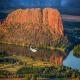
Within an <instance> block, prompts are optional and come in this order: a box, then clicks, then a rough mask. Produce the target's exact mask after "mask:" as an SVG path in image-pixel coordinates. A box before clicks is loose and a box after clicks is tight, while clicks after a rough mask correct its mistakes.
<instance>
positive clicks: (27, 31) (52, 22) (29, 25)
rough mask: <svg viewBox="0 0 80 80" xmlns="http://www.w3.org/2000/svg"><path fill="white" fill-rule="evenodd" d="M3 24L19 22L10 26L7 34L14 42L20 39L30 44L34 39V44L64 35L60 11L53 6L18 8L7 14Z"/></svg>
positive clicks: (9, 24) (56, 39) (53, 39)
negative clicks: (9, 31)
mask: <svg viewBox="0 0 80 80" xmlns="http://www.w3.org/2000/svg"><path fill="white" fill-rule="evenodd" d="M5 24H7V26H9V27H11V26H14V27H16V25H18V24H19V26H18V27H16V28H14V27H12V28H10V29H11V30H12V31H11V33H8V35H7V37H8V38H9V37H10V38H9V40H12V41H14V42H15V41H17V40H19V42H20V40H21V42H26V41H27V43H29V44H30V43H32V42H34V40H35V41H36V42H35V44H36V43H40V44H42V43H45V42H46V43H47V42H49V41H50V40H52V41H58V40H59V39H60V38H61V37H63V36H64V33H63V25H62V19H61V16H60V13H59V11H58V10H56V9H53V8H44V9H41V8H32V9H18V10H16V11H13V12H12V13H11V14H9V15H8V16H7V18H6V20H5ZM20 26H21V27H20ZM13 28H14V29H13ZM12 32H13V33H12ZM15 34H16V35H15ZM16 36H17V37H16ZM25 36H27V37H26V38H25ZM29 36H30V37H29ZM31 36H32V37H31ZM50 36H51V37H50ZM15 39H16V40H15ZM24 39H25V41H23V40H24ZM52 41H51V42H52ZM51 42H49V43H51ZM49 43H48V44H49Z"/></svg>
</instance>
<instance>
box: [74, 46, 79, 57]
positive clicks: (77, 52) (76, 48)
mask: <svg viewBox="0 0 80 80" xmlns="http://www.w3.org/2000/svg"><path fill="white" fill-rule="evenodd" d="M73 54H74V56H76V57H80V45H77V46H75V47H74V49H73Z"/></svg>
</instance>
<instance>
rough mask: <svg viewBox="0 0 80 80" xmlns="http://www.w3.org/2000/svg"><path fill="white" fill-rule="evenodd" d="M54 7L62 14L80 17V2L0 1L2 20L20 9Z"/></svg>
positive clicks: (60, 0)
mask: <svg viewBox="0 0 80 80" xmlns="http://www.w3.org/2000/svg"><path fill="white" fill-rule="evenodd" d="M32 7H53V8H58V9H59V10H60V12H61V14H65V15H78V16H80V0H0V18H3V17H4V16H5V15H6V14H8V13H10V12H11V11H13V10H15V9H18V8H32Z"/></svg>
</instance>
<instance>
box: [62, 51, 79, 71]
mask: <svg viewBox="0 0 80 80" xmlns="http://www.w3.org/2000/svg"><path fill="white" fill-rule="evenodd" d="M63 65H64V66H68V67H71V68H73V69H78V70H79V71H80V58H77V57H75V56H74V55H73V51H70V53H69V55H68V56H67V58H66V59H65V60H64V62H63Z"/></svg>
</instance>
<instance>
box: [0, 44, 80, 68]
mask: <svg viewBox="0 0 80 80" xmlns="http://www.w3.org/2000/svg"><path fill="white" fill-rule="evenodd" d="M0 52H5V53H8V54H11V55H12V54H17V55H22V56H29V57H32V58H36V59H40V60H46V59H49V57H50V55H51V53H53V51H51V50H49V49H40V50H38V51H37V52H35V53H34V52H32V51H30V48H28V47H20V46H15V45H7V44H0ZM63 65H64V66H68V67H71V68H73V69H78V70H80V58H77V57H75V56H73V51H70V53H69V55H68V56H67V57H66V59H65V60H64V61H63Z"/></svg>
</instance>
